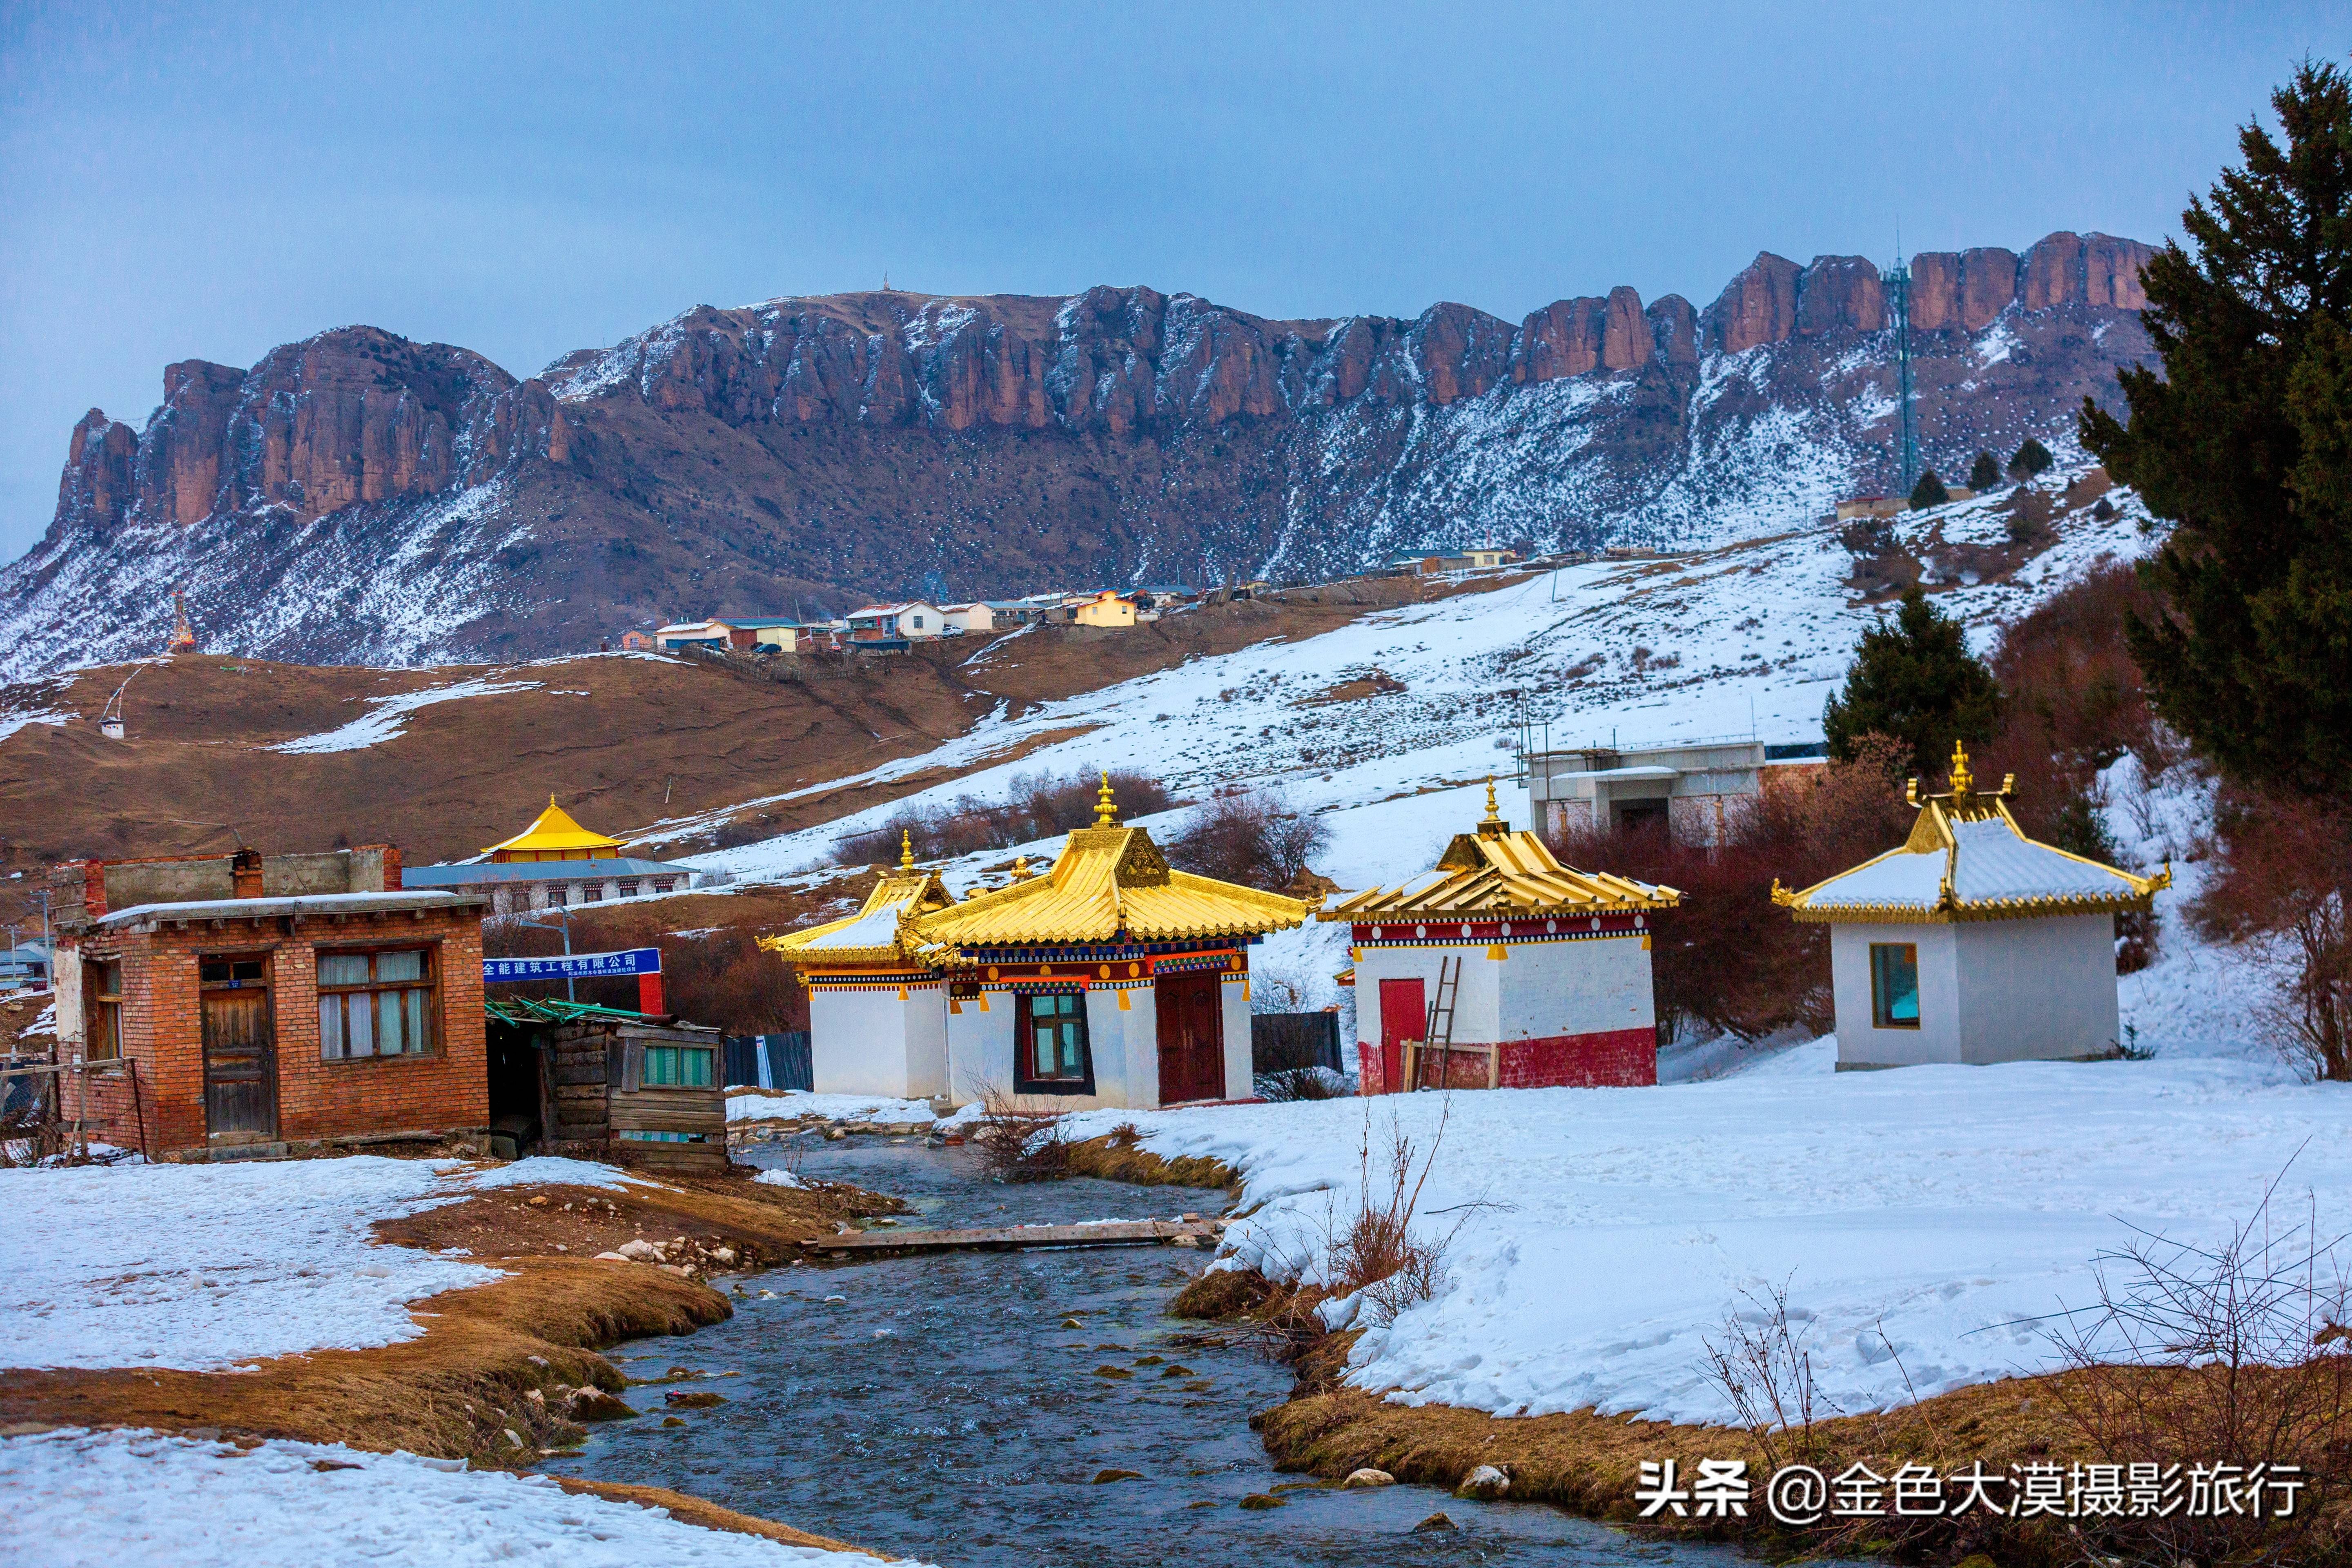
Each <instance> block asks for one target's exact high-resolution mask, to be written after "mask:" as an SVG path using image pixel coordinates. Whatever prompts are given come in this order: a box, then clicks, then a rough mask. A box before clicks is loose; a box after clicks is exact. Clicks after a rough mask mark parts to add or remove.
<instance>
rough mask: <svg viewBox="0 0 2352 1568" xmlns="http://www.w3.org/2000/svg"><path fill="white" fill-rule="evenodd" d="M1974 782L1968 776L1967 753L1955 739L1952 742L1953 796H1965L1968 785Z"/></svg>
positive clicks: (1958, 797) (1967, 793) (1967, 792)
mask: <svg viewBox="0 0 2352 1568" xmlns="http://www.w3.org/2000/svg"><path fill="white" fill-rule="evenodd" d="M1975 783H1976V781H1975V780H1974V779H1973V778H1971V777H1969V753H1968V752H1966V751H1965V750H1963V749H1962V748H1961V745H1960V743H1959V742H1958V741H1957V740H1956V741H1954V742H1952V795H1953V798H1954V799H1956V800H1957V799H1962V798H1965V797H1966V796H1967V795H1969V793H1970V791H1969V786H1970V785H1972V784H1975Z"/></svg>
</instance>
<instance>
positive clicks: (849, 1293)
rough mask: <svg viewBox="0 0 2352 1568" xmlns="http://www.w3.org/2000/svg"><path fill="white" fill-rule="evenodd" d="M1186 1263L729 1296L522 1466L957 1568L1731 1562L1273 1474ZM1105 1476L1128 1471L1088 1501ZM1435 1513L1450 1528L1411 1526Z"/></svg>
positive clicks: (1056, 1217) (1258, 1366)
mask: <svg viewBox="0 0 2352 1568" xmlns="http://www.w3.org/2000/svg"><path fill="white" fill-rule="evenodd" d="M739 1157H749V1158H751V1159H757V1160H766V1161H772V1162H779V1163H780V1162H781V1161H782V1160H783V1159H785V1158H786V1157H788V1156H787V1155H786V1152H785V1151H784V1150H783V1149H782V1148H780V1147H779V1148H760V1149H756V1150H751V1151H746V1152H745V1153H744V1155H743V1156H739ZM799 1158H800V1171H801V1173H802V1174H803V1175H804V1176H807V1177H811V1178H815V1179H822V1180H825V1181H838V1182H846V1183H852V1184H856V1185H857V1186H859V1187H862V1188H866V1189H868V1190H871V1191H876V1192H882V1193H889V1194H894V1195H896V1196H898V1197H899V1198H900V1199H902V1200H904V1201H905V1202H906V1204H907V1205H908V1209H909V1210H910V1211H911V1212H910V1213H908V1214H907V1215H904V1216H903V1217H902V1219H901V1221H900V1223H902V1224H905V1225H907V1226H909V1227H923V1228H931V1227H948V1226H988V1225H1006V1224H1067V1223H1073V1222H1076V1221H1080V1220H1089V1219H1103V1218H1131V1219H1132V1218H1149V1217H1167V1216H1171V1215H1177V1214H1181V1213H1183V1212H1187V1211H1193V1212H1207V1213H1214V1212H1217V1211H1219V1210H1222V1209H1223V1207H1224V1206H1225V1205H1226V1203H1227V1201H1228V1199H1227V1196H1226V1194H1223V1193H1222V1192H1215V1191H1208V1190H1201V1189H1192V1188H1184V1187H1170V1186H1159V1187H1142V1188H1139V1187H1135V1186H1130V1185H1126V1184H1115V1183H1111V1182H1107V1181H1102V1180H1098V1179H1095V1178H1090V1177H1083V1176H1081V1177H1074V1178H1072V1179H1069V1180H1067V1181H1063V1182H1055V1183H1047V1184H1034V1185H1025V1186H1007V1185H1002V1184H996V1183H992V1182H990V1181H988V1180H986V1179H985V1177H984V1175H983V1173H982V1171H981V1169H980V1164H979V1162H978V1160H977V1159H976V1158H975V1157H974V1155H973V1154H972V1152H971V1151H969V1150H961V1149H947V1150H935V1151H934V1150H926V1149H924V1148H922V1147H921V1146H920V1145H919V1143H914V1142H907V1143H898V1144H866V1145H863V1146H860V1145H857V1144H846V1145H845V1144H841V1143H832V1144H819V1145H817V1146H815V1147H813V1148H806V1149H804V1150H803V1152H801V1154H800V1156H799ZM1207 1261H1208V1256H1207V1254H1206V1253H1204V1252H1201V1251H1188V1250H1183V1249H1178V1248H1172V1247H1121V1248H1109V1249H1071V1250H1053V1251H1024V1252H1013V1253H950V1254H940V1255H934V1256H929V1257H914V1258H889V1259H880V1260H873V1261H860V1262H856V1263H845V1264H814V1265H802V1266H798V1267H786V1268H778V1269H774V1270H772V1271H770V1272H768V1273H766V1274H762V1275H755V1276H748V1277H745V1278H743V1279H740V1280H737V1281H735V1282H734V1287H735V1289H732V1290H731V1291H730V1294H732V1295H733V1298H734V1306H735V1315H734V1316H733V1317H732V1318H731V1319H730V1320H729V1321H725V1322H722V1323H718V1324H714V1325H711V1326H709V1327H707V1328H704V1329H702V1330H701V1331H698V1332H696V1333H694V1334H692V1335H691V1336H688V1337H684V1338H678V1339H673V1340H669V1341H667V1342H660V1343H658V1344H652V1345H649V1344H643V1343H641V1344H638V1345H634V1346H621V1347H616V1350H615V1352H614V1355H613V1358H612V1359H613V1360H614V1363H616V1364H617V1365H619V1366H620V1367H621V1368H622V1369H623V1370H624V1371H625V1372H626V1373H630V1374H632V1375H633V1376H634V1377H636V1378H639V1379H643V1380H646V1381H645V1383H644V1384H641V1385H640V1386H638V1387H635V1388H633V1389H632V1390H631V1391H630V1392H629V1394H628V1397H629V1399H630V1401H631V1403H632V1404H634V1405H636V1406H637V1407H638V1408H639V1409H640V1410H641V1411H642V1412H644V1414H643V1415H640V1416H639V1417H638V1418H636V1419H635V1420H628V1421H616V1422H610V1423H604V1424H601V1425H599V1426H596V1427H594V1428H593V1429H592V1431H591V1435H590V1437H589V1439H588V1442H587V1445H586V1447H584V1448H583V1449H582V1450H581V1451H580V1452H578V1453H577V1454H574V1455H569V1456H561V1457H554V1458H548V1459H546V1460H545V1461H543V1462H542V1465H541V1468H544V1469H546V1470H547V1471H549V1472H550V1473H551V1474H554V1475H558V1476H565V1477H578V1478H583V1479H600V1480H608V1481H619V1480H626V1481H633V1482H648V1483H654V1484H658V1485H663V1486H667V1487H673V1488H676V1489H680V1490H683V1491H688V1492H691V1493H693V1494H695V1495H698V1496H700V1497H704V1498H708V1499H710V1500H713V1501H714V1502H718V1503H720V1504H722V1505H724V1506H725V1507H728V1508H731V1509H737V1510H742V1511H744V1512H746V1513H751V1514H755V1515H760V1516H763V1517H767V1518H782V1519H792V1520H794V1521H800V1522H801V1523H802V1524H803V1525H804V1526H807V1527H810V1528H814V1529H819V1530H822V1531H825V1532H826V1533H828V1534H831V1535H836V1536H841V1537H844V1538H846V1539H850V1540H855V1541H857V1542H861V1543H863V1544H866V1545H867V1546H870V1547H874V1548H877V1549H879V1550H882V1551H886V1552H893V1553H896V1554H899V1555H906V1556H920V1557H923V1558H926V1559H929V1560H930V1561H934V1562H939V1563H953V1564H957V1565H959V1568H1000V1565H1001V1568H1012V1565H1013V1564H1020V1565H1022V1568H1030V1565H1034V1564H1038V1563H1069V1564H1080V1563H1084V1564H1097V1563H1106V1564H1109V1563H1134V1564H1160V1563H1168V1562H1171V1561H1172V1560H1175V1559H1177V1558H1179V1557H1181V1558H1184V1559H1188V1560H1190V1561H1192V1562H1195V1563H1203V1564H1223V1563H1247V1564H1250V1565H1251V1568H1285V1565H1289V1564H1299V1565H1307V1564H1318V1565H1319V1564H1338V1563H1371V1564H1378V1563H1504V1562H1508V1563H1563V1564H1595V1565H1600V1564H1631V1563H1648V1564H1658V1563H1677V1564H1680V1563H1689V1564H1697V1563H1714V1564H1729V1563H1735V1562H1737V1561H1738V1558H1737V1555H1736V1554H1735V1553H1734V1552H1731V1551H1730V1550H1729V1549H1727V1548H1724V1547H1718V1546H1713V1545H1706V1544H1684V1543H1680V1542H1675V1543H1661V1542H1636V1541H1633V1540H1630V1539H1628V1538H1626V1537H1624V1536H1623V1535H1622V1534H1620V1533H1618V1532H1617V1531H1613V1530H1612V1529H1610V1528H1608V1527H1606V1526H1603V1525H1600V1524H1595V1523H1593V1522H1591V1521H1586V1520H1581V1519H1577V1518H1573V1517H1570V1515H1567V1514H1565V1513H1562V1512H1560V1511H1559V1510H1556V1509H1553V1508H1549V1507H1544V1506H1528V1505H1525V1504H1513V1503H1499V1504H1482V1503H1475V1502H1466V1501H1460V1500H1454V1499H1451V1498H1447V1497H1444V1496H1440V1495H1437V1494H1433V1493H1432V1492H1430V1491H1428V1490H1425V1489H1420V1488H1414V1487H1391V1488H1385V1489H1378V1490H1370V1491H1350V1492H1342V1491H1339V1490H1337V1489H1334V1488H1333V1487H1332V1486H1331V1483H1329V1482H1328V1481H1327V1480H1323V1479H1318V1478H1315V1477H1310V1476H1302V1475H1297V1474H1287V1473H1285V1472H1284V1471H1282V1470H1280V1469H1277V1468H1276V1466H1275V1463H1274V1461H1273V1460H1272V1459H1271V1458H1269V1456H1268V1454H1267V1452H1266V1449H1265V1445H1264V1444H1263V1443H1262V1442H1261V1441H1260V1439H1259V1436H1258V1435H1257V1434H1256V1433H1255V1431H1253V1430H1252V1427H1251V1417H1252V1416H1253V1415H1256V1414H1258V1413H1260V1412H1264V1411H1267V1410H1269V1409H1271V1408H1273V1407H1276V1406H1279V1405H1282V1403H1283V1402H1284V1401H1285V1400H1286V1398H1287V1397H1288V1396H1289V1395H1290V1394H1291V1392H1292V1388H1293V1383H1294V1379H1293V1377H1292V1375H1291V1373H1289V1372H1288V1371H1286V1370H1285V1369H1283V1368H1281V1367H1278V1366H1276V1365H1273V1364H1272V1363H1268V1362H1266V1361H1265V1360H1264V1359H1262V1358H1261V1357H1258V1356H1256V1355H1255V1354H1253V1353H1251V1352H1246V1351H1243V1350H1238V1349H1230V1348H1216V1347H1213V1346H1208V1345H1203V1344H1202V1343H1200V1342H1198V1340H1197V1337H1196V1336H1197V1331H1198V1328H1199V1325H1197V1324H1187V1323H1186V1322H1184V1321H1181V1320H1177V1319H1173V1318H1171V1317H1170V1316H1168V1312H1167V1308H1168V1304H1169V1302H1170V1301H1171V1299H1172V1298H1173V1297H1174V1296H1175V1295H1176V1294H1177V1293H1178V1292H1179V1291H1181V1289H1183V1288H1184V1286H1186V1285H1187V1284H1189V1283H1190V1282H1191V1280H1192V1279H1193V1278H1194V1277H1195V1276H1196V1275H1197V1274H1198V1273H1199V1272H1200V1270H1201V1269H1202V1267H1203V1266H1204V1265H1205V1264H1206V1263H1207ZM713 1394H715V1395H717V1396H718V1398H717V1400H716V1401H709V1400H708V1399H707V1398H706V1397H704V1396H708V1395H713ZM673 1397H675V1398H676V1399H677V1401H678V1403H677V1405H672V1404H671V1400H672V1398H673ZM1112 1471H1128V1472H1133V1473H1132V1474H1130V1475H1128V1476H1124V1477H1121V1478H1119V1479H1100V1480H1098V1479H1097V1478H1098V1477H1100V1476H1102V1475H1103V1474H1104V1473H1105V1472H1112ZM1244 1499H1259V1500H1276V1501H1277V1502H1278V1506H1273V1507H1265V1506H1262V1505H1261V1506H1255V1507H1246V1508H1245V1507H1244V1506H1243V1504H1244ZM1440 1511H1442V1512H1444V1514H1446V1515H1447V1516H1449V1518H1450V1519H1451V1521H1452V1523H1453V1528H1450V1529H1444V1528H1441V1529H1429V1530H1417V1529H1416V1528H1415V1527H1416V1526H1418V1525H1420V1524H1422V1523H1423V1521H1425V1520H1427V1519H1428V1517H1429V1516H1430V1515H1431V1514H1433V1513H1436V1512H1440Z"/></svg>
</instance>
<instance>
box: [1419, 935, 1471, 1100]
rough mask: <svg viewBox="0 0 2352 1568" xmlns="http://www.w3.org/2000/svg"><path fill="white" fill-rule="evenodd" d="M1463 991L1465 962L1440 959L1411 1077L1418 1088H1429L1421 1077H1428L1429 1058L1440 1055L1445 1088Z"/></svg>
mask: <svg viewBox="0 0 2352 1568" xmlns="http://www.w3.org/2000/svg"><path fill="white" fill-rule="evenodd" d="M1461 994H1462V961H1461V960H1460V959H1459V958H1440V959H1439V960H1438V961H1437V994H1435V995H1433V996H1432V997H1431V998H1430V999H1429V1016H1428V1017H1427V1018H1426V1019H1425V1020H1423V1024H1422V1030H1421V1050H1420V1052H1419V1053H1418V1055H1417V1058H1416V1060H1415V1061H1414V1062H1413V1070H1412V1078H1411V1079H1409V1080H1408V1081H1410V1082H1411V1083H1412V1087H1413V1088H1415V1089H1425V1088H1427V1087H1429V1086H1428V1085H1427V1084H1425V1083H1423V1081H1422V1080H1423V1079H1424V1078H1426V1077H1427V1076H1428V1070H1429V1069H1428V1063H1429V1058H1431V1057H1432V1056H1433V1055H1434V1056H1435V1057H1436V1058H1437V1087H1438V1088H1439V1089H1444V1088H1445V1087H1446V1082H1447V1071H1446V1052H1447V1051H1448V1050H1449V1049H1450V1048H1451V1047H1453V1044H1454V1002H1455V1000H1456V999H1457V998H1458V997H1459V996H1460V995H1461Z"/></svg>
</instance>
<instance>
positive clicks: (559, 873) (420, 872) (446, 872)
mask: <svg viewBox="0 0 2352 1568" xmlns="http://www.w3.org/2000/svg"><path fill="white" fill-rule="evenodd" d="M693 874H694V868H693V867H691V866H675V865H672V864H670V863H669V862H668V861H667V860H641V859H638V858H636V857H635V856H633V855H601V856H598V857H597V858H594V859H593V860H592V859H585V858H583V859H578V860H505V861H493V860H474V861H460V862H457V863H454V864H451V865H446V866H410V867H408V868H405V869H404V870H403V871H402V872H401V874H400V879H401V881H402V882H404V883H405V884H406V885H408V886H409V887H412V888H465V887H478V886H483V885H486V884H488V883H491V882H576V881H578V880H580V879H582V878H583V877H589V878H593V879H596V880H597V881H600V882H601V881H603V880H604V879H605V878H607V877H690V876H692V875H693Z"/></svg>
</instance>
